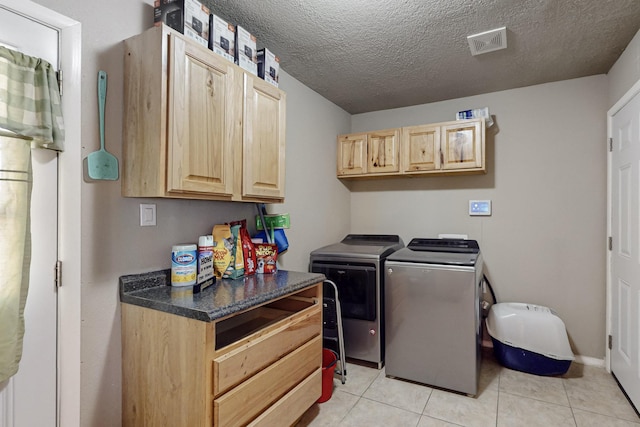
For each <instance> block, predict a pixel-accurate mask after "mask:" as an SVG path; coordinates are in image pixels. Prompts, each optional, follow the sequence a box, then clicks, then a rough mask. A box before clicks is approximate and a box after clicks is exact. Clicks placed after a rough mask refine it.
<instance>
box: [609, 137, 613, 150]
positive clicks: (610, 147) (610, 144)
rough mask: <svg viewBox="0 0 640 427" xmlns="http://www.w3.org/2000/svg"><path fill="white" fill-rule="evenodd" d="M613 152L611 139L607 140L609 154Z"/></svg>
mask: <svg viewBox="0 0 640 427" xmlns="http://www.w3.org/2000/svg"><path fill="white" fill-rule="evenodd" d="M612 151H613V138H609V152H612Z"/></svg>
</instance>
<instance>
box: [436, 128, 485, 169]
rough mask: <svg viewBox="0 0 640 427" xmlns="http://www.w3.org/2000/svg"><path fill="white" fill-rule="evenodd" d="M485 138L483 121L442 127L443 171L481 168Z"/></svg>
mask: <svg viewBox="0 0 640 427" xmlns="http://www.w3.org/2000/svg"><path fill="white" fill-rule="evenodd" d="M483 138H484V121H482V120H474V121H471V122H469V123H461V124H457V123H452V124H449V125H445V126H442V140H441V152H442V169H448V170H452V169H472V168H481V167H482V166H483V164H484V153H483V150H482V146H483V143H482V142H483Z"/></svg>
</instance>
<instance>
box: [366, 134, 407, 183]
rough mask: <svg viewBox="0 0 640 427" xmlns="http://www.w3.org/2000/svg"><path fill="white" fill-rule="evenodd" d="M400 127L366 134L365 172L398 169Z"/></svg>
mask: <svg viewBox="0 0 640 427" xmlns="http://www.w3.org/2000/svg"><path fill="white" fill-rule="evenodd" d="M399 155H400V129H389V130H383V131H377V132H369V133H368V134H367V173H372V174H374V173H388V172H399V171H400V160H399Z"/></svg>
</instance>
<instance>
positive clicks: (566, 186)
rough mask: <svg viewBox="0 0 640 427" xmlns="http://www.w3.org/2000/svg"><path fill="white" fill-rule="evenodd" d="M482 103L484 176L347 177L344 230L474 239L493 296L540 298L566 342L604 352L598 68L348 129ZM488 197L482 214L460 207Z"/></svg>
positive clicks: (602, 117) (579, 349)
mask: <svg viewBox="0 0 640 427" xmlns="http://www.w3.org/2000/svg"><path fill="white" fill-rule="evenodd" d="M485 106H486V107H489V109H490V112H491V114H492V115H494V116H495V121H496V124H495V125H494V127H493V128H490V129H489V130H488V131H487V163H488V173H487V174H486V175H473V176H459V177H458V176H456V177H430V178H401V179H399V178H395V179H390V180H375V181H358V182H352V183H350V184H349V187H350V188H351V189H352V190H353V193H352V197H351V232H363V233H364V232H367V233H398V234H400V235H401V236H402V238H403V239H404V240H405V243H407V242H408V241H409V240H410V239H411V238H412V237H436V236H437V235H438V234H439V233H462V234H468V235H469V238H472V239H476V240H478V242H479V244H480V248H481V251H482V253H483V255H484V260H485V272H486V274H487V276H488V277H489V280H490V281H491V283H492V284H493V287H494V289H495V292H496V294H497V297H498V299H499V300H500V301H520V302H529V303H535V304H541V305H545V306H548V307H552V308H554V309H555V310H557V312H558V314H559V315H560V317H561V318H562V319H563V320H564V322H565V324H566V326H567V330H568V333H569V336H570V339H571V342H572V345H573V349H574V352H575V353H576V354H579V355H582V356H590V357H595V358H599V359H602V358H604V353H605V348H604V342H605V338H604V334H605V241H606V236H605V234H606V206H605V205H606V150H605V141H606V111H607V107H608V106H607V79H606V77H605V76H603V75H599V76H594V77H587V78H582V79H576V80H569V81H563V82H558V83H550V84H544V85H539V86H531V87H526V88H522V89H515V90H508V91H503V92H495V93H490V94H487V95H480V96H474V97H470V98H463V99H455V100H451V101H444V102H438V103H433V104H426V105H419V106H415V107H408V108H402V109H396V110H387V111H381V112H375V113H366V114H359V115H356V116H353V122H352V123H353V125H352V131H354V132H358V131H365V130H375V129H384V128H389V127H396V126H404V125H417V124H422V123H433V122H440V121H448V120H452V119H453V118H454V117H455V113H456V112H457V111H460V110H464V109H468V108H478V107H485ZM470 199H491V200H492V201H493V215H492V216H491V217H484V218H483V217H469V215H468V214H467V211H468V201H469V200H470Z"/></svg>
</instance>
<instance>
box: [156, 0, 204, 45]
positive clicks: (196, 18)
mask: <svg viewBox="0 0 640 427" xmlns="http://www.w3.org/2000/svg"><path fill="white" fill-rule="evenodd" d="M209 14H210V13H209V8H208V7H206V6H205V5H203V4H202V3H200V2H199V1H198V0H155V2H154V9H153V25H155V26H159V25H162V23H165V24H166V25H168V26H169V27H171V28H173V29H174V30H176V31H179V32H181V33H182V34H184V35H185V36H187V37H190V38H192V39H194V40H195V41H197V42H198V43H200V44H201V45H203V46H204V47H209Z"/></svg>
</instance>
